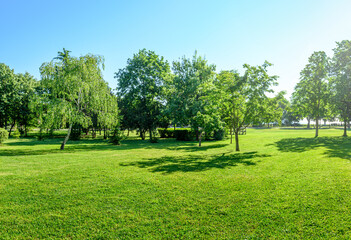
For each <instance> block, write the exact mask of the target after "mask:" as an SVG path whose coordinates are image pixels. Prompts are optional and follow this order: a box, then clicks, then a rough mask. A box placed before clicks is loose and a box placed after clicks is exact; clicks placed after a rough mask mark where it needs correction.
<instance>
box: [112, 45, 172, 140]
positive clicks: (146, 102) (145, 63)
mask: <svg viewBox="0 0 351 240" xmlns="http://www.w3.org/2000/svg"><path fill="white" fill-rule="evenodd" d="M169 74H170V67H169V64H168V62H167V61H165V60H164V58H163V57H160V56H158V55H157V54H156V53H155V52H153V51H147V50H146V49H142V50H140V51H139V52H138V53H137V54H134V56H133V58H131V59H128V61H127V66H126V67H125V68H123V69H120V70H119V71H118V72H116V73H115V78H116V79H117V95H118V97H119V101H120V102H121V105H122V106H123V107H124V108H123V109H124V110H123V113H124V114H125V118H124V119H123V124H125V126H127V127H128V128H129V127H130V128H134V127H135V128H138V129H139V131H140V137H141V138H142V139H143V140H144V139H145V133H146V131H149V135H150V141H153V133H154V131H155V130H156V127H157V126H158V124H159V123H160V119H161V118H162V116H161V113H162V109H163V108H164V105H165V97H164V94H163V92H164V85H165V84H164V83H165V79H166V78H168V77H169ZM126 111H127V113H126Z"/></svg>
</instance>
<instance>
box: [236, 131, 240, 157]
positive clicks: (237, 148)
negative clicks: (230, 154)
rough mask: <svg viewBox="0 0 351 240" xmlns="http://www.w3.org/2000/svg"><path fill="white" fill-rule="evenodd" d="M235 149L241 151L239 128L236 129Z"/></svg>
mask: <svg viewBox="0 0 351 240" xmlns="http://www.w3.org/2000/svg"><path fill="white" fill-rule="evenodd" d="M235 151H237V152H239V151H240V148H239V132H238V130H236V131H235Z"/></svg>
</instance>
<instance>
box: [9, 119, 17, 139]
mask: <svg viewBox="0 0 351 240" xmlns="http://www.w3.org/2000/svg"><path fill="white" fill-rule="evenodd" d="M15 124H16V121H13V123H12V125H11V128H10V131H9V137H11V132H12V128H13V127H14V126H15Z"/></svg>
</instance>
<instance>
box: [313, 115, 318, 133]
mask: <svg viewBox="0 0 351 240" xmlns="http://www.w3.org/2000/svg"><path fill="white" fill-rule="evenodd" d="M318 128H319V123H318V117H317V118H316V135H315V136H314V137H318Z"/></svg>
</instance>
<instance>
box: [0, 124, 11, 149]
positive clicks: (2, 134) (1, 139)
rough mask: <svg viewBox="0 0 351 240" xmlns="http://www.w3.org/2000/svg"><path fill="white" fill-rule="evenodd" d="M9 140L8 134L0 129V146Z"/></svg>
mask: <svg viewBox="0 0 351 240" xmlns="http://www.w3.org/2000/svg"><path fill="white" fill-rule="evenodd" d="M8 138H9V133H8V132H7V131H6V130H5V129H3V128H0V145H1V144H2V143H3V142H5V141H6V140H7V139H8Z"/></svg>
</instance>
